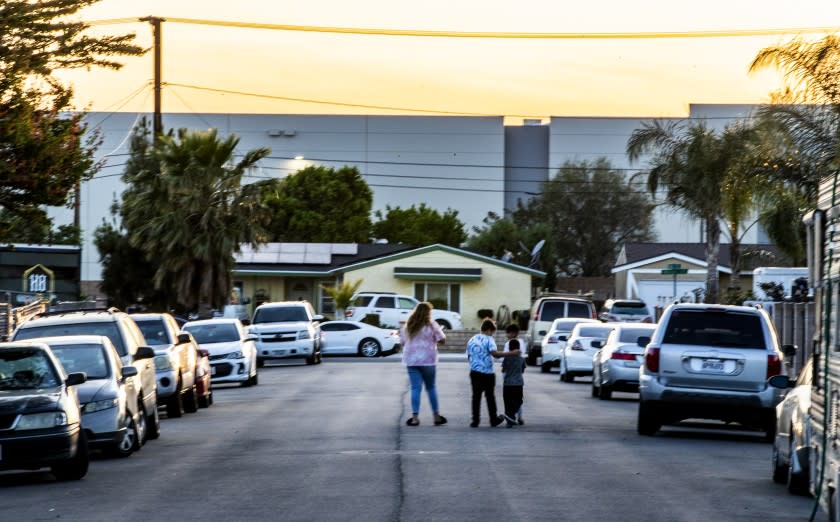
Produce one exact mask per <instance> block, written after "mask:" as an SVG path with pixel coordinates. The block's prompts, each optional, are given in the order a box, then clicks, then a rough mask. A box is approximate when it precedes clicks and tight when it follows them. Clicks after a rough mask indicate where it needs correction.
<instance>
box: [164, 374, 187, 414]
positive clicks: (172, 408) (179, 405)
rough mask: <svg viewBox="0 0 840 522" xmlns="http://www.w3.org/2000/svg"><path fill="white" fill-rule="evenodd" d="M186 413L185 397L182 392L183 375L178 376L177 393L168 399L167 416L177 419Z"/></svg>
mask: <svg viewBox="0 0 840 522" xmlns="http://www.w3.org/2000/svg"><path fill="white" fill-rule="evenodd" d="M183 415H184V397H183V395H182V394H181V376H180V375H179V376H178V384H177V385H176V386H175V393H173V394H172V395H170V396H169V398H168V399H166V416H167V417H169V418H170V419H177V418H179V417H181V416H183Z"/></svg>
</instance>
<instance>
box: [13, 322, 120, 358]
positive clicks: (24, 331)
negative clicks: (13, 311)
mask: <svg viewBox="0 0 840 522" xmlns="http://www.w3.org/2000/svg"><path fill="white" fill-rule="evenodd" d="M67 335H104V336H105V337H107V338H108V339H110V340H111V342H112V343H113V344H114V347H115V348H116V349H117V353H118V354H120V357H124V356H125V355H126V354H127V353H128V352H127V351H126V348H125V344H124V343H123V340H122V336H121V335H120V330H119V328H118V327H117V323H115V322H108V323H105V322H96V323H76V322H73V323H65V324H47V325H43V326H29V327H27V328H19V329H18V330H17V331H16V332H15V337H14V340H15V341H19V340H21V339H35V338H38V337H63V336H67Z"/></svg>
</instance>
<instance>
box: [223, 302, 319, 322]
mask: <svg viewBox="0 0 840 522" xmlns="http://www.w3.org/2000/svg"><path fill="white" fill-rule="evenodd" d="M308 320H309V316H308V315H307V314H306V308H304V307H303V306H271V307H266V308H259V309H258V310H257V312H256V313H255V314H254V321H253V323H254V324H259V323H291V322H297V321H308ZM230 326H233V325H230Z"/></svg>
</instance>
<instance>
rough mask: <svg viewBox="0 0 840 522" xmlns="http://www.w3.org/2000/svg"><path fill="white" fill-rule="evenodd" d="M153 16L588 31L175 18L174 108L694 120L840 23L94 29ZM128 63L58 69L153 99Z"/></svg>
mask: <svg viewBox="0 0 840 522" xmlns="http://www.w3.org/2000/svg"><path fill="white" fill-rule="evenodd" d="M144 16H156V17H162V18H167V17H169V18H180V19H189V20H212V21H221V22H245V23H258V24H271V25H295V26H307V27H313V26H314V27H340V28H380V29H403V30H428V31H447V32H482V33H486V32H507V33H554V34H556V33H576V34H577V33H581V34H585V35H588V36H590V37H587V38H564V39H558V38H554V39H538V38H451V37H449V38H444V37H421V36H384V35H367V34H334V33H328V32H309V31H306V32H304V31H279V30H269V29H253V28H230V27H221V26H215V25H204V24H193V23H182V22H178V21H168V22H164V23H163V30H162V37H163V73H162V76H163V81H164V82H165V83H166V84H168V85H166V86H165V87H164V90H163V103H162V105H163V110H164V112H211V113H282V114H429V115H434V114H436V112H435V111H440V112H439V113H438V114H452V113H457V114H466V115H500V116H506V117H508V118H510V119H513V120H516V119H519V120H521V119H522V118H547V117H550V116H595V117H599V116H604V117H607V116H637V117H667V116H685V115H687V114H688V107H689V104H697V103H704V104H705V103H732V104H743V103H762V102H766V101H768V99H769V96H770V93H771V92H772V91H773V90H776V89H779V88H780V87H781V85H782V84H781V81H782V80H781V76H780V74H779V73H778V72H777V71H774V70H765V71H761V72H759V73H754V74H750V73H749V72H748V68H749V65H750V63H751V61H752V59H753V58H754V57H755V56H756V54H757V53H758V52H759V51H760V50H761V49H763V48H765V47H768V46H772V45H778V44H780V43H784V42H786V41H788V40H790V39H791V38H793V37H794V36H796V35H797V29H801V28H829V29H831V30H837V31H840V1H837V0H799V1H797V2H791V1H789V0H785V1H779V0H737V1H736V0H725V1H724V0H706V1H705V2H684V1H674V0H665V1H654V0H647V1H634V0H590V1H586V2H580V1H574V2H569V1H564V0H530V1H528V0H521V1H519V2H510V1H506V2H501V1H497V0H424V1H423V2H406V1H404V0H356V1H354V2H347V1H346V0H342V1H339V0H284V1H282V2H278V1H276V0H239V1H237V2H230V1H218V0H203V1H200V0H167V1H162V0H146V1H144V2H137V1H136V0H103V1H101V2H99V3H98V4H96V5H94V6H92V7H90V8H88V9H87V10H85V11H83V12H82V14H81V18H82V19H84V20H85V21H88V22H91V23H92V24H94V25H93V31H95V32H96V33H98V34H122V33H135V34H136V35H137V42H138V43H139V44H140V45H142V46H144V47H150V46H151V42H152V37H151V34H152V31H151V26H150V25H149V24H148V23H145V22H130V23H119V24H105V23H102V22H103V21H110V20H117V19H125V18H134V19H136V18H140V17H144ZM767 29H773V30H775V29H789V30H791V31H790V34H789V35H787V36H785V35H778V34H773V35H763V36H738V37H731V36H730V37H722V38H591V36H592V34H594V33H632V34H638V33H657V32H698V31H699V32H706V31H745V30H767ZM802 36H806V37H809V38H815V37H819V36H821V35H820V34H813V33H809V34H807V35H802ZM124 63H125V66H124V67H123V68H122V69H120V70H118V71H109V70H103V69H93V70H90V71H86V70H79V71H68V72H65V73H62V74H61V77H62V78H64V79H65V80H66V81H68V82H71V83H72V84H73V85H74V87H75V92H76V99H75V103H76V106H77V108H79V109H85V110H91V111H105V112H117V111H132V112H133V111H150V110H151V109H152V103H153V102H152V100H153V98H152V91H151V83H150V82H151V80H152V76H153V73H152V71H153V67H152V54H151V53H147V54H146V55H145V56H143V57H136V58H125V59H124ZM236 93H247V94H250V95H245V94H236ZM281 98H285V99H281ZM288 98H292V99H295V100H309V101H307V102H304V101H294V100H289V99H288ZM314 102H328V103H314ZM386 108H391V109H386Z"/></svg>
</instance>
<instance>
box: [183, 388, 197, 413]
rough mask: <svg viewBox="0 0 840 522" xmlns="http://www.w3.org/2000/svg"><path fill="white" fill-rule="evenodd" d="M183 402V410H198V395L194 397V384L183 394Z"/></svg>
mask: <svg viewBox="0 0 840 522" xmlns="http://www.w3.org/2000/svg"><path fill="white" fill-rule="evenodd" d="M183 403H184V411H185V412H187V413H195V412H197V411H198V397H196V393H195V385H194V384H193V386H192V388H190V391H188V392H187V393H185V394H184V398H183Z"/></svg>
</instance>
